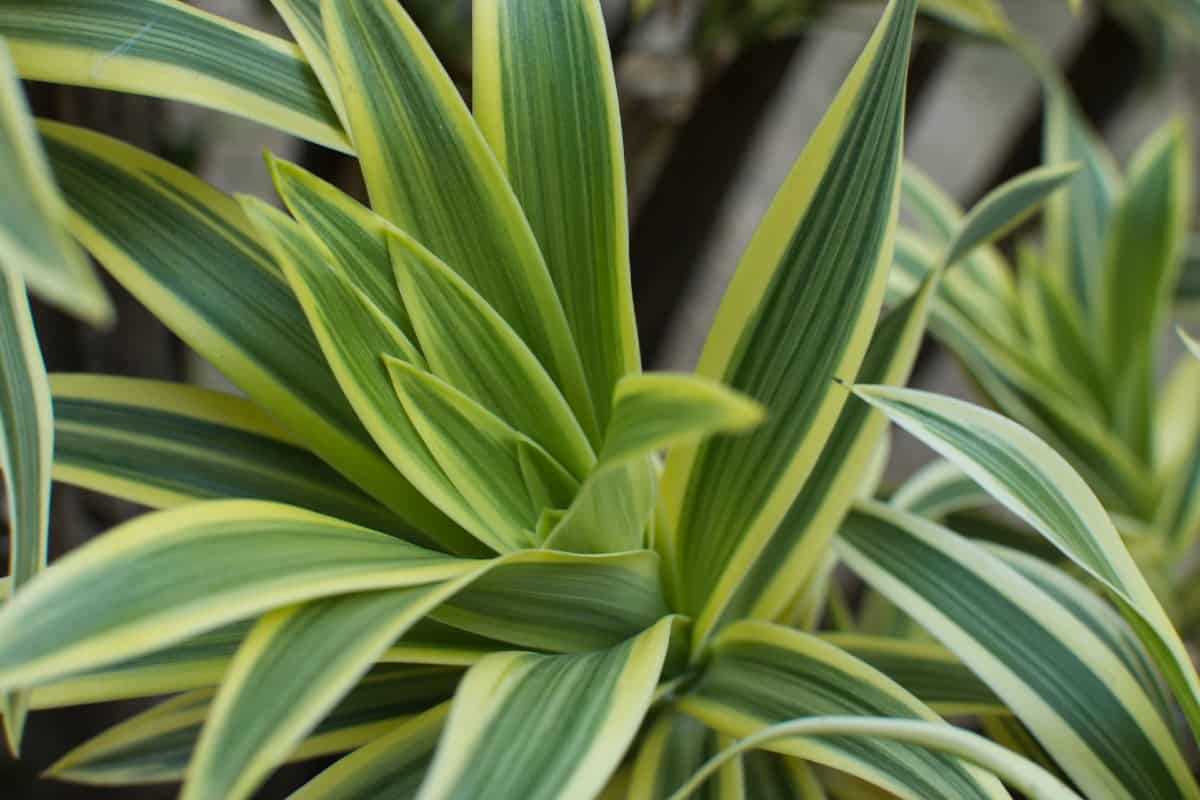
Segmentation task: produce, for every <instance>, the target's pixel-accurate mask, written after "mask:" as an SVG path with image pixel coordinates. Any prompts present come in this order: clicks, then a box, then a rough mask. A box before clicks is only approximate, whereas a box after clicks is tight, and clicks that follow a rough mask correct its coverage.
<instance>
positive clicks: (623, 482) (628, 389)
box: [545, 374, 763, 553]
mask: <svg viewBox="0 0 1200 800" xmlns="http://www.w3.org/2000/svg"><path fill="white" fill-rule="evenodd" d="M612 409H613V411H612V417H611V420H610V425H609V428H608V432H607V433H606V435H605V439H604V446H603V447H602V448H601V451H600V460H599V461H598V462H597V464H596V466H595V468H594V469H593V470H592V473H591V474H590V475H589V476H588V478H587V480H586V481H584V483H583V486H581V487H580V489H579V491H578V493H577V494H576V495H575V498H574V500H573V501H572V502H571V506H570V508H569V509H568V510H567V512H566V514H565V515H564V516H563V518H562V519H561V520H560V521H559V522H558V523H557V524H556V525H555V527H554V529H553V530H552V531H551V533H550V534H549V536H548V537H547V539H546V542H545V546H546V547H550V548H556V549H562V550H571V551H575V552H587V553H593V552H594V553H606V552H608V553H611V552H621V551H623V550H632V549H637V548H640V547H642V546H644V544H645V537H644V535H643V534H644V531H645V529H646V525H647V523H648V522H649V521H650V517H651V514H652V513H653V511H654V504H655V500H656V497H655V488H656V486H657V471H656V469H655V465H654V463H652V456H653V455H654V453H655V451H657V450H661V449H664V448H668V447H672V446H678V445H680V444H684V443H687V442H691V441H695V440H696V439H699V438H701V437H703V436H707V435H711V434H714V433H736V432H740V431H745V430H748V429H750V428H752V427H754V426H755V425H757V424H758V423H759V422H761V420H762V416H763V413H762V408H761V407H760V406H759V405H758V404H757V403H755V402H753V401H752V400H749V399H748V398H746V397H743V396H741V395H738V394H736V393H735V392H732V391H730V390H728V389H726V388H724V387H722V386H721V385H720V384H717V383H714V382H713V381H710V380H707V379H704V378H700V377H698V376H692V375H668V374H649V375H628V376H626V377H624V378H622V379H621V380H620V381H619V382H618V383H617V388H616V391H615V392H614V398H613V401H612Z"/></svg>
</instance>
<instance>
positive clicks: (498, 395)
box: [388, 233, 595, 478]
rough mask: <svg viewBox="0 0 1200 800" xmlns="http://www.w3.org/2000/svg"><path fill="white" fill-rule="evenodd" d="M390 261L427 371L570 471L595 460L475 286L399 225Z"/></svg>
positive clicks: (563, 406)
mask: <svg viewBox="0 0 1200 800" xmlns="http://www.w3.org/2000/svg"><path fill="white" fill-rule="evenodd" d="M388 240H389V243H390V246H391V253H392V263H393V264H394V265H395V271H396V276H397V279H398V283H399V286H400V291H401V293H402V294H403V295H404V302H405V304H406V305H407V306H408V310H409V314H411V316H412V320H413V326H414V328H415V329H416V333H417V340H418V342H419V343H420V346H421V350H422V352H423V353H424V354H425V357H426V358H427V359H428V360H429V367H430V371H432V372H433V373H434V374H435V375H437V376H438V377H440V378H442V379H444V380H445V381H447V382H448V383H450V384H452V385H453V386H455V387H456V388H457V389H459V390H460V391H462V392H463V393H464V394H466V395H467V396H468V397H470V398H471V399H473V400H475V402H477V403H480V404H482V405H485V406H487V408H488V409H489V410H490V411H492V412H493V413H495V414H496V415H497V416H498V417H500V418H501V419H503V420H504V421H505V422H507V423H508V424H509V425H511V426H512V427H513V428H515V429H517V430H518V431H520V432H521V433H524V434H525V435H526V436H529V437H530V438H531V439H533V440H534V441H535V442H537V443H538V444H540V445H541V446H542V447H544V448H545V449H546V450H547V451H548V452H549V453H550V454H551V455H552V456H554V457H555V458H556V459H557V460H558V462H559V463H560V464H562V465H563V466H564V467H566V468H567V469H568V470H569V471H570V472H571V473H572V474H573V475H574V476H575V477H577V478H582V477H583V476H584V475H586V474H587V471H588V470H589V469H590V468H591V466H592V464H593V463H595V454H594V453H593V452H592V447H591V444H590V443H589V441H588V438H587V434H585V433H584V432H583V429H582V428H580V426H579V422H578V421H577V420H576V419H575V416H574V414H573V413H572V412H571V407H570V406H568V405H567V402H566V400H565V399H564V398H563V396H562V393H561V392H560V391H559V390H558V387H557V386H555V385H554V381H553V379H551V377H550V376H549V375H547V374H546V371H545V370H544V369H543V368H542V365H541V364H540V363H539V362H538V360H537V357H536V356H535V355H534V354H533V353H532V352H531V351H530V349H529V348H528V347H526V345H525V343H524V342H522V341H521V339H520V337H519V336H517V334H516V333H515V332H514V331H513V329H512V328H511V327H509V325H508V323H506V322H505V321H504V319H503V318H501V317H500V315H499V314H497V313H496V312H495V310H493V309H492V308H491V307H490V306H489V305H488V304H487V302H486V301H485V300H484V299H483V298H482V297H480V296H479V293H478V292H476V291H475V290H474V289H472V288H471V287H470V285H469V284H468V283H467V282H466V281H464V280H463V279H462V278H460V277H458V275H456V274H455V273H454V271H453V270H451V269H450V268H449V267H447V266H446V265H445V264H443V263H442V262H441V261H439V260H438V258H437V257H436V256H434V255H433V254H432V253H430V252H429V251H428V250H426V249H425V248H424V247H422V246H421V245H420V244H418V243H417V242H415V241H413V240H412V239H411V238H409V237H408V236H405V235H404V234H401V233H395V234H391V235H389V237H388Z"/></svg>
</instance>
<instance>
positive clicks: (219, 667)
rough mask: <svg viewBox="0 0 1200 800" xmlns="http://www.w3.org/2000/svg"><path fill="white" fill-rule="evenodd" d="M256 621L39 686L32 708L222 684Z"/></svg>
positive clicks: (231, 626) (32, 701) (229, 626)
mask: <svg viewBox="0 0 1200 800" xmlns="http://www.w3.org/2000/svg"><path fill="white" fill-rule="evenodd" d="M251 624H252V621H251V620H244V621H242V622H235V623H232V624H230V625H225V626H223V627H220V628H217V629H216V630H213V631H209V632H208V633H202V634H200V635H199V636H193V637H191V638H189V639H186V640H184V641H183V642H180V643H179V644H175V645H171V646H170V647H166V648H164V649H162V650H156V651H155V652H153V653H149V654H147V655H144V656H138V657H137V658H131V659H128V660H125V661H121V662H118V663H116V664H106V665H104V666H102V667H99V668H97V669H92V670H87V671H84V672H80V673H74V674H72V675H71V676H70V677H68V678H64V679H63V680H60V681H55V682H53V683H48V684H45V685H42V686H38V687H37V688H35V689H34V690H33V696H32V700H31V701H30V708H33V709H42V708H62V707H64V706H76V705H83V704H86V703H104V702H108V701H111V700H129V699H132V698H138V697H154V696H156V695H164V694H171V693H174V692H185V691H190V690H192V689H206V688H210V687H213V686H216V685H217V684H219V683H220V682H221V677H222V676H223V675H224V674H225V670H226V668H227V667H228V666H229V662H230V660H231V659H232V658H233V654H234V653H235V652H237V649H238V646H239V645H240V644H241V643H242V640H243V639H245V638H246V634H247V633H248V632H249V630H250V626H251Z"/></svg>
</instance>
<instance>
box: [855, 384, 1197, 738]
mask: <svg viewBox="0 0 1200 800" xmlns="http://www.w3.org/2000/svg"><path fill="white" fill-rule="evenodd" d="M855 392H856V393H857V394H858V395H859V396H860V397H862V398H863V399H865V400H867V401H868V402H869V403H871V404H872V405H875V406H877V407H879V408H881V409H882V410H883V411H884V413H886V414H887V415H888V416H889V417H891V418H892V420H893V421H894V422H896V423H897V424H899V425H901V426H902V427H903V428H905V429H906V430H908V431H909V432H910V433H912V434H913V435H914V436H916V437H917V438H918V439H921V440H922V441H924V442H925V443H926V444H928V445H929V446H930V447H932V448H934V449H935V450H937V451H938V452H939V453H941V454H942V456H944V457H945V458H947V459H948V460H950V461H952V462H954V463H956V464H957V465H958V466H959V467H960V468H962V470H963V471H964V472H966V473H967V474H968V475H970V476H971V477H972V478H973V479H974V480H975V481H976V482H977V483H978V484H979V485H980V487H982V488H983V489H984V490H985V491H987V492H988V493H989V494H991V495H992V496H993V497H994V498H996V500H997V501H999V502H1000V503H1001V504H1002V505H1004V506H1005V507H1006V508H1008V509H1009V510H1010V511H1012V512H1013V513H1015V514H1016V515H1017V516H1019V517H1021V518H1022V519H1023V520H1025V522H1027V523H1028V524H1029V525H1030V526H1032V527H1033V528H1034V529H1035V530H1036V531H1038V532H1039V533H1040V534H1042V536H1044V537H1045V538H1046V539H1047V540H1049V541H1050V542H1051V543H1052V544H1053V545H1054V546H1055V547H1057V548H1059V550H1061V551H1062V553H1063V554H1064V555H1065V556H1067V558H1069V559H1071V560H1072V561H1073V562H1075V563H1076V564H1077V565H1078V566H1080V567H1081V568H1083V569H1084V570H1085V571H1086V572H1087V573H1088V574H1089V575H1090V576H1091V577H1093V578H1095V579H1096V580H1097V581H1099V582H1100V584H1101V585H1102V586H1104V587H1105V589H1107V590H1108V592H1109V594H1110V595H1111V596H1112V597H1113V599H1114V600H1115V601H1116V602H1117V604H1118V605H1119V606H1120V608H1121V611H1122V613H1123V614H1124V615H1125V617H1126V618H1127V619H1128V620H1129V622H1130V624H1131V625H1132V626H1133V628H1134V630H1135V631H1136V632H1137V634H1138V638H1140V639H1141V640H1142V642H1143V643H1144V644H1145V646H1146V648H1147V649H1148V650H1149V652H1150V653H1151V655H1152V657H1153V658H1154V661H1155V663H1156V664H1157V665H1158V667H1159V669H1161V670H1162V672H1163V674H1164V675H1165V676H1166V678H1167V681H1168V683H1169V684H1170V685H1171V688H1172V690H1173V691H1174V693H1175V696H1176V699H1177V700H1178V701H1179V703H1180V705H1181V706H1182V707H1183V710H1184V713H1185V714H1186V716H1187V717H1188V720H1189V721H1190V722H1191V725H1192V728H1193V730H1194V731H1200V678H1197V675H1196V669H1195V667H1194V666H1192V663H1191V658H1190V657H1189V656H1188V653H1187V650H1186V648H1185V647H1184V645H1183V643H1182V642H1181V641H1180V640H1179V635H1178V634H1177V633H1176V632H1175V629H1174V627H1173V626H1172V624H1171V621H1170V620H1169V619H1168V617H1167V615H1166V612H1164V611H1163V609H1162V606H1161V605H1159V602H1158V599H1157V598H1156V597H1155V595H1154V592H1153V591H1151V589H1150V587H1149V585H1148V584H1147V583H1146V579H1145V578H1144V577H1142V574H1141V572H1139V571H1138V568H1137V565H1136V564H1135V563H1134V561H1133V559H1132V557H1130V555H1129V552H1128V551H1127V550H1126V549H1125V545H1124V544H1123V543H1122V542H1121V538H1120V536H1119V534H1118V533H1117V531H1116V529H1115V528H1114V527H1113V523H1112V521H1111V520H1110V519H1109V517H1108V515H1107V514H1106V513H1105V511H1104V508H1103V507H1102V506H1101V505H1100V502H1099V501H1098V500H1097V499H1096V496H1095V495H1094V494H1092V491H1091V489H1089V488H1088V487H1087V484H1085V483H1084V482H1083V480H1082V479H1081V478H1080V477H1079V476H1078V475H1077V474H1076V473H1075V472H1074V471H1073V470H1072V469H1071V467H1070V466H1069V465H1068V464H1067V463H1066V461H1064V460H1063V458H1062V456H1060V455H1058V454H1057V453H1055V452H1054V451H1053V450H1052V449H1050V448H1049V447H1048V446H1047V445H1046V444H1045V443H1044V442H1042V441H1041V440H1040V439H1038V438H1037V437H1036V436H1034V435H1033V434H1031V433H1030V432H1029V431H1027V430H1025V429H1024V428H1022V427H1021V426H1020V425H1017V424H1016V423H1014V422H1011V421H1009V420H1007V419H1004V418H1003V417H1001V416H999V415H997V414H994V413H992V412H990V411H986V410H984V409H981V408H978V407H975V406H972V405H970V404H969V403H964V402H962V401H960V400H954V399H951V398H946V397H935V396H933V395H929V394H926V393H924V392H918V391H915V390H910V389H892V388H887V387H859V388H857V389H855Z"/></svg>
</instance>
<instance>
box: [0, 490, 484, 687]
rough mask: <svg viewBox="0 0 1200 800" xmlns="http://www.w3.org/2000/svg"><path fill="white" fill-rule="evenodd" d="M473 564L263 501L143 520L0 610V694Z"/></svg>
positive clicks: (86, 550) (96, 543) (78, 555)
mask: <svg viewBox="0 0 1200 800" xmlns="http://www.w3.org/2000/svg"><path fill="white" fill-rule="evenodd" d="M251 543H252V544H251ZM250 554H252V555H253V557H252V558H251V557H249V556H250ZM471 566H472V562H469V561H463V560H460V559H455V558H451V557H449V556H446V555H443V554H441V553H436V552H433V551H430V550H425V549H423V548H420V547H417V546H416V545H411V544H408V543H407V542H404V541H401V540H399V539H395V538H393V537H390V536H387V535H385V534H381V533H376V532H374V531H369V530H366V529H363V528H358V527H356V526H354V525H351V524H349V523H346V522H342V521H340V520H335V519H332V518H329V517H323V516H320V515H318V514H314V513H312V512H309V511H303V510H301V509H297V508H292V507H290V506H284V505H278V504H273V503H264V502H259V501H250V500H224V501H220V500H218V501H211V502H208V503H198V504H195V505H190V506H185V507H183V508H179V509H173V510H170V511H160V512H156V513H153V514H147V515H144V516H142V517H139V518H138V519H136V520H134V521H133V522H129V523H126V524H125V525H121V526H119V527H117V528H115V529H113V530H112V531H110V532H109V533H107V534H105V535H104V536H101V537H100V538H98V539H95V540H93V541H91V542H89V543H88V544H87V545H85V546H83V547H81V548H79V549H78V550H76V551H74V552H72V553H71V554H70V555H68V556H66V557H65V558H63V559H62V560H61V561H59V562H58V563H56V564H55V565H54V566H53V567H52V568H51V569H49V570H47V571H46V572H44V573H42V575H41V576H39V578H38V579H37V581H36V582H34V583H31V584H30V585H29V586H28V587H26V589H25V590H24V591H23V592H21V593H20V594H18V595H16V596H15V597H14V598H13V599H12V600H11V601H10V602H9V603H7V604H6V605H5V606H4V607H3V608H2V609H0V643H2V644H0V688H4V689H12V688H22V687H27V686H33V685H36V684H41V683H47V682H49V681H52V680H55V679H57V678H62V677H64V676H66V675H69V674H72V673H76V672H80V671H83V670H87V669H91V668H94V667H98V666H102V665H105V664H110V663H114V662H118V661H121V660H123V659H127V658H133V657H135V656H139V655H142V654H144V653H149V652H152V651H154V650H156V649H158V648H161V647H165V646H167V645H170V644H173V643H175V642H179V641H182V640H184V639H186V638H188V637H189V636H194V635H197V634H200V633H203V632H204V631H207V630H212V629H214V628H217V627H220V626H221V625H224V624H227V623H230V622H235V621H237V620H239V619H247V618H249V617H252V616H255V615H256V614H259V613H261V612H263V611H267V610H269V609H272V608H278V607H280V606H284V605H289V604H291V603H298V602H302V601H304V600H309V599H315V598H319V597H327V596H330V595H337V594H345V593H350V592H357V591H369V590H373V589H387V588H401V587H405V586H413V585H422V584H426V583H433V582H436V581H440V580H446V579H448V578H452V577H455V576H457V575H461V574H463V573H465V572H467V571H469V570H470V569H471ZM98 598H103V600H104V602H103V603H97V599H98Z"/></svg>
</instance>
